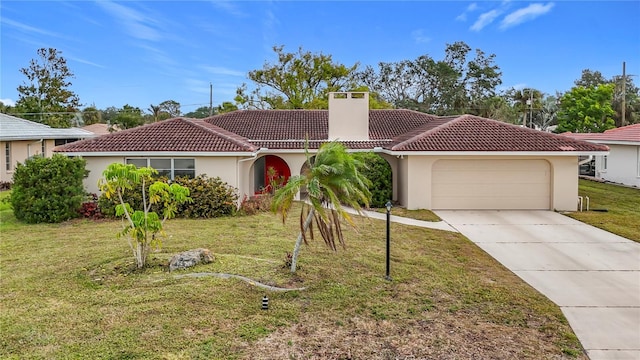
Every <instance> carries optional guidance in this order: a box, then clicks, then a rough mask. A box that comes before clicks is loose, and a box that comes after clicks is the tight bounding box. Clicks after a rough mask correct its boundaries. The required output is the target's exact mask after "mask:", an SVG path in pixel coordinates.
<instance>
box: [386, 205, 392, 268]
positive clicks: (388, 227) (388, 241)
mask: <svg viewBox="0 0 640 360" xmlns="http://www.w3.org/2000/svg"><path fill="white" fill-rule="evenodd" d="M385 206H386V207H387V276H386V277H385V279H387V280H389V281H391V276H389V257H390V245H391V244H390V243H391V228H390V227H391V206H392V205H391V201H387V203H386V204H385Z"/></svg>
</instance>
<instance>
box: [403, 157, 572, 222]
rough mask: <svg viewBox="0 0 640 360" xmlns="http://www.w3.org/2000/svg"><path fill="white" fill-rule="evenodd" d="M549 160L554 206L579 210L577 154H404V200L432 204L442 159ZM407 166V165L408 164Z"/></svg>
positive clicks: (409, 206) (410, 203)
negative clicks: (436, 165) (434, 179)
mask: <svg viewBox="0 0 640 360" xmlns="http://www.w3.org/2000/svg"><path fill="white" fill-rule="evenodd" d="M445 159H446V160H456V159H460V160H479V159H483V160H492V159H508V160H546V161H547V162H549V164H550V169H551V174H550V194H551V195H550V197H551V199H550V200H549V203H550V209H551V210H559V211H575V210H576V209H577V196H578V177H577V174H578V158H577V156H558V157H527V156H418V155H412V156H407V155H405V156H404V160H401V161H400V171H399V173H400V177H401V178H402V180H401V181H400V182H399V184H400V187H401V188H400V189H399V190H398V191H399V194H401V196H400V201H401V203H402V204H403V205H405V206H406V207H407V209H410V210H415V209H431V208H432V197H433V196H432V195H433V194H432V183H431V181H432V180H431V178H432V176H431V175H432V174H431V172H432V168H433V164H434V163H435V162H436V161H438V160H445ZM404 167H406V169H405V168H404Z"/></svg>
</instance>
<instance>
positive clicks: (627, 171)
mask: <svg viewBox="0 0 640 360" xmlns="http://www.w3.org/2000/svg"><path fill="white" fill-rule="evenodd" d="M607 145H608V146H609V148H610V150H609V155H608V156H607V159H606V164H607V166H606V169H605V166H604V164H605V160H604V156H596V177H599V178H601V179H603V180H607V181H611V182H615V183H620V184H625V185H629V186H638V187H640V145H621V144H619V145H614V144H607Z"/></svg>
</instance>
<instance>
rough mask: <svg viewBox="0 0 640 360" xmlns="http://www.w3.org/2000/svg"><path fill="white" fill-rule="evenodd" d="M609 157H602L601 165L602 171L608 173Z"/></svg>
mask: <svg viewBox="0 0 640 360" xmlns="http://www.w3.org/2000/svg"><path fill="white" fill-rule="evenodd" d="M607 160H608V159H607V155H603V156H602V162H601V163H600V171H607Z"/></svg>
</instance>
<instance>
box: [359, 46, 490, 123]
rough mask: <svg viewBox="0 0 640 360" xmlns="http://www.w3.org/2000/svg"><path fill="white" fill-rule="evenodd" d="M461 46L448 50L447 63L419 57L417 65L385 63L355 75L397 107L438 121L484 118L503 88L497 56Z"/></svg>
mask: <svg viewBox="0 0 640 360" xmlns="http://www.w3.org/2000/svg"><path fill="white" fill-rule="evenodd" d="M470 51H471V47H469V45H467V44H465V43H464V42H461V41H458V42H455V43H453V44H447V46H446V48H445V57H444V59H443V60H434V59H433V58H432V57H431V56H429V55H427V54H425V55H421V56H419V57H418V58H416V59H415V60H403V61H399V62H389V63H386V62H381V63H379V64H378V70H377V71H376V69H374V68H373V67H371V66H367V67H366V68H365V69H364V70H363V71H361V72H358V73H357V79H358V81H359V82H361V83H363V84H364V85H366V86H367V87H368V88H369V89H372V90H373V91H375V92H377V93H379V94H380V96H381V98H382V99H383V100H385V101H387V102H389V103H391V104H393V105H395V106H396V107H399V108H407V109H412V110H417V111H422V112H427V113H431V114H435V115H453V114H463V113H470V114H474V115H481V116H486V115H487V114H486V111H485V109H488V108H489V106H488V103H490V102H491V101H494V100H492V99H493V98H494V97H495V96H496V94H497V86H498V85H500V84H502V79H501V76H502V73H501V72H500V68H499V67H498V66H497V65H496V64H495V55H494V54H491V55H486V54H485V53H484V52H483V51H482V50H480V49H476V50H475V56H474V58H473V59H469V56H468V55H469V52H470Z"/></svg>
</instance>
